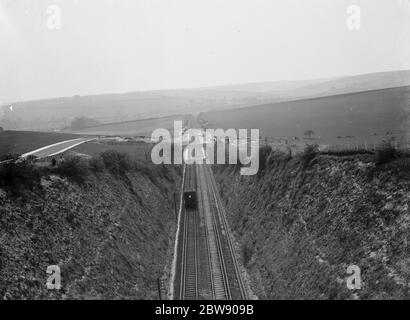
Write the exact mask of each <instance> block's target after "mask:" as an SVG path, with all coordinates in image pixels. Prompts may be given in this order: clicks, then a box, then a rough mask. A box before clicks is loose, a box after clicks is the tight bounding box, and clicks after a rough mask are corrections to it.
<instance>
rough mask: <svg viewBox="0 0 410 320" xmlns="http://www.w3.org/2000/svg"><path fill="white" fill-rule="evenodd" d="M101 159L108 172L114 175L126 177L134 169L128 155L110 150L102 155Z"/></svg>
mask: <svg viewBox="0 0 410 320" xmlns="http://www.w3.org/2000/svg"><path fill="white" fill-rule="evenodd" d="M100 157H101V159H102V160H103V163H104V165H105V167H106V168H107V170H108V171H110V172H111V173H112V174H117V175H118V174H119V175H124V174H125V173H126V172H127V171H129V170H130V169H131V168H132V162H131V160H130V158H129V156H128V155H127V154H126V153H120V152H117V151H114V150H108V151H104V152H103V153H101V154H100Z"/></svg>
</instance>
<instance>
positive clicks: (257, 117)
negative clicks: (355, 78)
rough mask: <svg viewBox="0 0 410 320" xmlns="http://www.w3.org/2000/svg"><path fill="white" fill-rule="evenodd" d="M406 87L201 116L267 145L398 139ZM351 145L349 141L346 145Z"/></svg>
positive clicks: (404, 127)
mask: <svg viewBox="0 0 410 320" xmlns="http://www.w3.org/2000/svg"><path fill="white" fill-rule="evenodd" d="M409 98H410V87H399V88H390V89H383V90H374V91H366V92H358V93H353V94H342V95H335V96H328V97H322V98H315V99H305V100H297V101H289V102H282V103H275V104H266V105H261V106H255V107H248V108H242V109H232V110H224V111H213V112H205V113H202V114H201V115H200V119H202V123H204V124H205V125H206V126H207V127H210V128H224V129H227V128H236V129H240V128H243V129H245V128H254V129H260V136H261V137H263V138H265V137H266V138H267V139H268V140H269V141H279V140H282V141H286V140H288V141H291V140H293V141H302V140H304V139H305V138H307V137H306V135H305V132H306V131H308V130H312V131H313V133H312V135H311V137H310V138H311V139H309V141H317V142H318V143H321V144H339V143H340V142H341V141H342V140H343V141H344V143H358V142H360V143H364V142H366V141H368V142H369V143H372V142H374V141H377V142H378V141H379V140H383V139H386V138H389V137H390V136H396V137H397V136H403V135H405V134H406V133H407V131H409V127H408V115H409V104H410V99H409ZM345 141H350V142H345Z"/></svg>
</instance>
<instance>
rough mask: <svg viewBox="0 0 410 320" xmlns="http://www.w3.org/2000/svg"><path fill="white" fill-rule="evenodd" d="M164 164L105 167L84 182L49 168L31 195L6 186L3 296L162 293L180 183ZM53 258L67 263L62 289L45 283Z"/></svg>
mask: <svg viewBox="0 0 410 320" xmlns="http://www.w3.org/2000/svg"><path fill="white" fill-rule="evenodd" d="M158 171H161V174H160V175H157V176H156V177H155V179H153V175H151V174H149V172H148V171H147V170H145V171H144V172H139V171H138V170H131V171H129V172H127V173H126V174H124V175H121V176H119V175H114V174H111V173H109V172H108V171H107V170H103V171H102V172H99V173H98V174H96V175H94V174H92V175H89V176H87V179H86V181H85V182H84V183H81V184H77V183H74V182H72V181H71V180H69V179H67V178H61V177H58V176H56V175H46V176H44V177H43V178H42V179H41V190H34V191H30V192H29V191H26V192H25V194H24V196H16V195H12V194H9V193H8V192H6V191H5V190H4V189H1V188H0V297H1V298H5V299H50V298H55V299H65V298H67V299H74V298H75V299H90V298H92V299H99V298H107V299H123V298H126V299H153V298H157V297H158V294H157V282H156V281H157V278H159V277H161V276H163V273H164V269H165V268H166V266H167V265H168V264H169V263H170V259H171V257H170V252H172V250H170V248H172V246H173V238H174V233H175V226H176V223H175V215H174V204H173V192H174V190H175V188H176V187H175V186H176V185H179V184H178V183H177V181H179V178H178V174H177V173H176V172H175V171H174V169H171V168H164V169H163V170H157V171H156V172H158ZM153 174H154V175H155V174H156V173H153ZM49 265H58V266H59V267H60V268H61V278H62V280H61V282H62V288H61V290H59V291H57V290H48V289H47V288H46V279H47V277H48V275H47V274H46V269H47V266H49Z"/></svg>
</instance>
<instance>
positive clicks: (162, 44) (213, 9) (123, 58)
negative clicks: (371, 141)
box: [0, 0, 410, 102]
mask: <svg viewBox="0 0 410 320" xmlns="http://www.w3.org/2000/svg"><path fill="white" fill-rule="evenodd" d="M351 5H356V6H358V8H360V21H361V23H360V28H359V29H354V30H351V29H349V27H348V24H347V21H348V19H349V17H350V18H351V13H350V14H349V13H348V8H349V6H351ZM50 6H57V8H58V9H59V10H60V18H61V19H60V24H58V23H57V22H56V20H55V19H54V18H55V17H56V15H55V13H56V11H55V9H53V10H54V11H49V12H47V9H48V8H50ZM52 8H55V7H52ZM355 12H356V11H355ZM356 13H357V12H356ZM355 17H357V16H355ZM50 21H51V24H50ZM355 21H357V20H355ZM50 25H51V27H50ZM57 25H59V28H56V26H57ZM408 39H410V0H332V1H329V0H280V1H279V0H54V1H53V0H0V102H4V101H6V102H14V101H21V100H30V99H39V98H51V97H60V96H73V95H86V94H98V93H111V92H130V91H138V90H156V89H170V88H186V87H203V86H213V85H219V84H237V83H248V82H261V81H276V80H278V81H279V80H301V79H315V78H323V77H334V76H342V75H353V74H362V73H371V72H379V71H390V70H404V69H410V41H408Z"/></svg>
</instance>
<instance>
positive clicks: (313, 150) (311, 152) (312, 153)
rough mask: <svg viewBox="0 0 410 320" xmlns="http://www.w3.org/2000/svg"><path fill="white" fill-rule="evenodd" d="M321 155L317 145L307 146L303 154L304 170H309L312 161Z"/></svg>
mask: <svg viewBox="0 0 410 320" xmlns="http://www.w3.org/2000/svg"><path fill="white" fill-rule="evenodd" d="M318 154H319V146H318V145H317V144H310V145H307V146H306V148H305V150H304V152H303V154H302V158H301V159H302V165H303V168H305V169H306V168H307V167H308V166H309V164H310V163H311V161H312V160H313V159H314V158H316V156H317V155H318Z"/></svg>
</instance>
